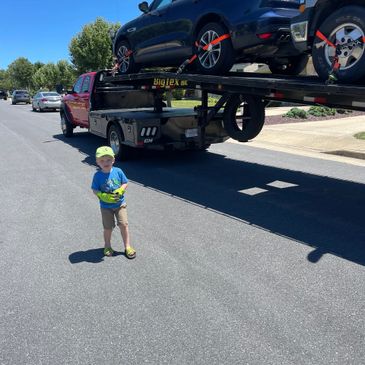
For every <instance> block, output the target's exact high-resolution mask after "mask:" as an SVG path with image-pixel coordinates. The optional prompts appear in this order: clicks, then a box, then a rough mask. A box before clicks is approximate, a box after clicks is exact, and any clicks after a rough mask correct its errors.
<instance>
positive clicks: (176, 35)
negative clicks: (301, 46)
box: [113, 0, 308, 75]
mask: <svg viewBox="0 0 365 365" xmlns="http://www.w3.org/2000/svg"><path fill="white" fill-rule="evenodd" d="M299 5H300V0H241V1H237V0H154V1H153V2H152V3H151V4H150V5H149V4H148V3H147V2H143V3H141V4H139V9H140V10H141V11H142V13H143V14H142V15H141V16H139V17H138V18H137V19H135V20H132V21H130V22H129V23H127V24H125V25H124V26H122V27H121V28H120V29H119V30H118V32H117V34H116V35H115V37H114V40H113V52H114V55H115V57H116V58H117V60H118V67H119V71H120V73H122V74H127V73H133V72H138V71H139V69H140V68H141V67H149V66H179V65H180V64H181V63H182V62H184V61H185V60H187V59H189V58H191V57H192V56H193V55H194V54H196V55H197V57H196V59H195V60H194V62H192V63H191V67H193V68H195V69H196V71H198V72H200V73H203V74H213V75H217V74H224V73H226V72H227V71H229V70H230V69H231V67H232V65H233V64H234V63H238V62H249V63H253V62H259V63H266V64H268V65H269V67H270V69H271V71H272V72H274V73H279V74H289V75H295V74H298V73H300V72H301V71H302V70H303V69H304V67H305V66H306V63H307V60H308V56H307V55H305V54H302V53H301V52H299V51H298V50H297V49H296V48H295V47H294V46H293V44H292V41H291V34H290V21H291V19H292V18H293V17H295V16H297V15H298V14H299Z"/></svg>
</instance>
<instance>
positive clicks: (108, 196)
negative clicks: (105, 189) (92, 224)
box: [96, 191, 117, 203]
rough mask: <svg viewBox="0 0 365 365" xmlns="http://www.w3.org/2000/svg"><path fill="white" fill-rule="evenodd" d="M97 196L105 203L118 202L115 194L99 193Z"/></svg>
mask: <svg viewBox="0 0 365 365" xmlns="http://www.w3.org/2000/svg"><path fill="white" fill-rule="evenodd" d="M96 196H97V197H98V198H99V199H100V200H101V201H102V202H104V203H115V202H116V201H117V200H116V199H115V198H114V195H113V194H109V193H102V192H101V191H99V192H98V193H97V194H96Z"/></svg>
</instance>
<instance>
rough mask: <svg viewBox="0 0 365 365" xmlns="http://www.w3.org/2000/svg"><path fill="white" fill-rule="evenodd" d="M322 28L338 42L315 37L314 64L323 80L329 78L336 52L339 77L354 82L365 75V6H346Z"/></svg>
mask: <svg viewBox="0 0 365 365" xmlns="http://www.w3.org/2000/svg"><path fill="white" fill-rule="evenodd" d="M319 31H320V32H321V33H322V34H324V36H325V37H327V39H328V40H329V41H330V42H332V44H334V45H336V47H337V49H336V48H334V47H332V46H330V45H328V44H327V43H326V42H325V41H323V40H321V39H319V38H318V37H316V38H315V41H314V44H313V51H312V57H313V65H314V68H315V70H316V71H317V73H318V75H319V77H320V78H322V79H327V78H328V75H329V73H330V72H331V70H332V68H333V63H334V58H335V55H336V52H337V55H338V57H339V63H340V68H339V70H338V73H337V77H338V79H339V80H340V81H343V82H355V81H358V80H360V79H362V78H363V77H365V43H364V39H365V9H364V7H360V6H345V7H343V8H341V9H339V10H337V11H336V12H334V13H333V14H332V15H330V16H329V17H328V18H326V20H325V21H324V22H323V24H322V25H321V26H320V28H319Z"/></svg>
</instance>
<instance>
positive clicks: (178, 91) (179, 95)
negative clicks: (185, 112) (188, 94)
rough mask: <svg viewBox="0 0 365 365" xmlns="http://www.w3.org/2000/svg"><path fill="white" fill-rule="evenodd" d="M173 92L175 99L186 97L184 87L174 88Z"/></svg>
mask: <svg viewBox="0 0 365 365" xmlns="http://www.w3.org/2000/svg"><path fill="white" fill-rule="evenodd" d="M171 93H172V97H173V98H174V99H175V100H181V99H182V98H183V97H184V90H183V89H173V90H172V92H171Z"/></svg>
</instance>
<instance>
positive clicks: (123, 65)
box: [117, 46, 130, 73]
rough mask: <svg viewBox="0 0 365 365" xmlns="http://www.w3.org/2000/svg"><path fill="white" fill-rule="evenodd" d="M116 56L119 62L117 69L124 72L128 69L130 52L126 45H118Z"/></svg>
mask: <svg viewBox="0 0 365 365" xmlns="http://www.w3.org/2000/svg"><path fill="white" fill-rule="evenodd" d="M117 58H118V62H119V71H120V72H122V73H126V72H127V71H128V69H129V63H130V54H129V50H128V48H127V47H126V46H120V47H119V49H118V52H117Z"/></svg>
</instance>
